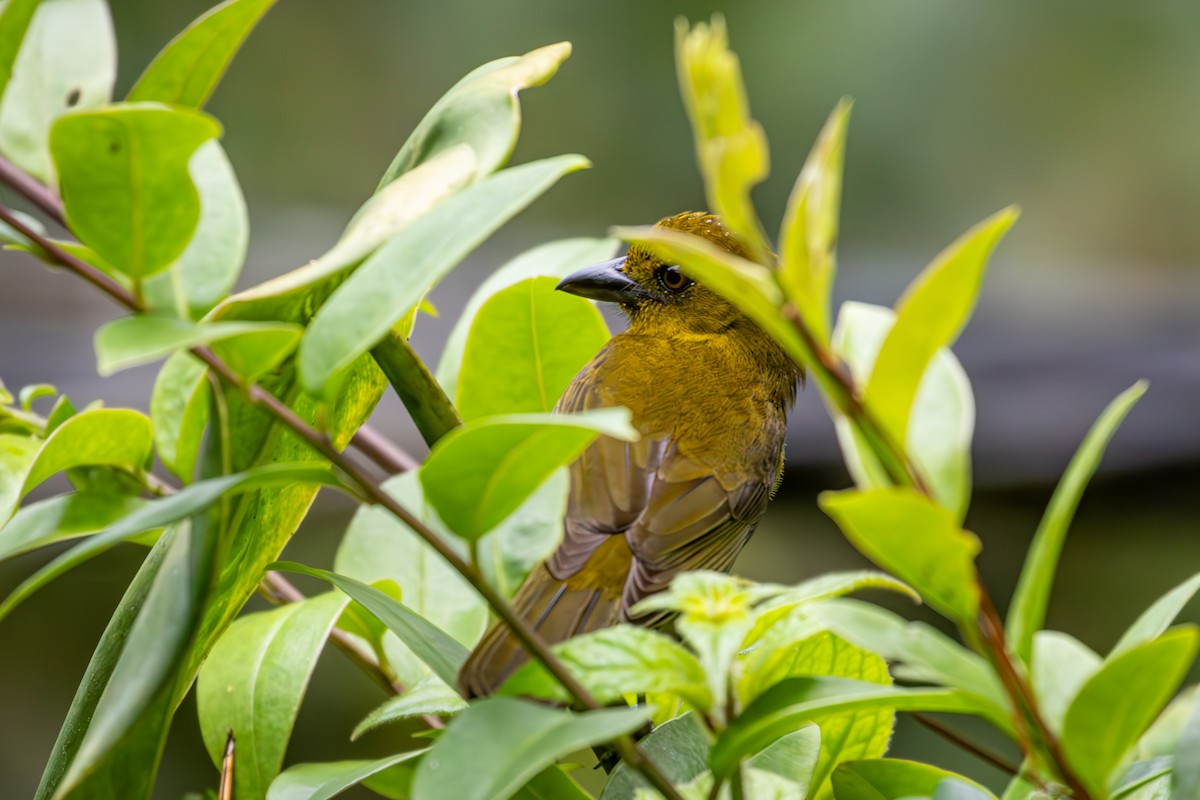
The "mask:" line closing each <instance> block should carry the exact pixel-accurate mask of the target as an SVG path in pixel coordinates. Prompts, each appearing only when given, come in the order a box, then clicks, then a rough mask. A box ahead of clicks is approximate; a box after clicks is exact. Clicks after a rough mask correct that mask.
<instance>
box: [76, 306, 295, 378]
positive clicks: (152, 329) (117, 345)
mask: <svg viewBox="0 0 1200 800" xmlns="http://www.w3.org/2000/svg"><path fill="white" fill-rule="evenodd" d="M300 331H301V329H300V326H299V325H293V324H291V323H287V322H188V321H186V320H182V319H173V318H171V317H160V316H156V315H153V314H137V315H134V316H130V317H121V318H119V319H115V320H113V321H112V322H109V323H107V324H105V325H103V326H102V327H101V328H100V329H99V330H97V331H96V342H95V343H96V362H97V363H96V369H97V371H98V372H99V373H100V374H101V375H104V376H108V375H112V374H113V373H115V372H120V371H121V370H123V369H128V368H129V367H134V366H137V365H138V364H147V363H150V362H151V361H157V360H158V359H160V358H163V357H165V356H168V355H171V354H172V353H174V352H176V351H178V350H186V349H191V348H193V347H200V346H203V345H208V344H212V343H213V342H216V341H221V340H224V339H231V338H233V337H247V338H250V337H256V338H257V337H270V345H271V349H272V350H276V349H280V347H279V345H278V344H276V342H277V341H279V340H284V343H285V344H286V343H290V344H291V346H293V347H294V346H295V343H296V341H297V340H299V338H300ZM230 366H235V365H233V364H231V365H230ZM238 367H240V368H241V369H240V370H239V369H237V368H238ZM245 369H246V365H245V364H238V365H236V366H235V371H238V372H239V373H241V371H243V370H245Z"/></svg>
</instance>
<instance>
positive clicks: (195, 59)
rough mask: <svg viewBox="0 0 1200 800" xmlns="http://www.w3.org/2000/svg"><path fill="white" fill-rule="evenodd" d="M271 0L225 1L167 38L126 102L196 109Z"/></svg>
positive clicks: (211, 90) (215, 84)
mask: <svg viewBox="0 0 1200 800" xmlns="http://www.w3.org/2000/svg"><path fill="white" fill-rule="evenodd" d="M274 4H275V0H226V2H224V3H222V4H220V5H219V6H214V7H213V8H211V9H209V10H208V11H206V12H205V13H204V14H202V15H201V16H200V17H198V18H197V19H196V20H195V21H194V22H192V24H191V25H188V27H187V28H186V29H185V30H184V31H183V32H182V33H180V34H179V35H178V36H176V37H175V38H174V39H172V40H171V43H170V44H168V45H167V46H166V47H164V48H163V50H162V52H161V53H159V54H158V55H157V56H155V57H154V60H153V61H152V62H150V66H148V67H146V71H145V72H143V73H142V76H141V77H140V78H138V80H137V83H135V84H134V86H133V88H132V89H130V91H129V98H128V99H129V101H130V102H140V101H154V102H159V103H171V104H172V105H178V106H187V107H190V108H200V107H201V106H203V105H204V104H205V103H206V102H207V101H208V98H209V97H210V96H211V95H212V93H213V90H214V89H216V88H217V84H218V83H219V82H220V81H221V77H222V76H223V75H224V74H225V70H226V69H228V67H229V62H230V61H232V60H233V57H234V55H236V54H237V51H238V49H239V48H240V47H241V46H242V42H243V41H245V39H246V37H247V36H249V35H250V31H252V30H253V29H254V26H255V25H256V24H257V23H258V21H259V19H261V18H262V15H263V14H265V13H266V12H267V9H269V8H270V7H271V6H273V5H274Z"/></svg>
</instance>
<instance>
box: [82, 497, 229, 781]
mask: <svg viewBox="0 0 1200 800" xmlns="http://www.w3.org/2000/svg"><path fill="white" fill-rule="evenodd" d="M215 528H216V525H215V524H213V522H212V521H211V520H209V519H206V518H204V517H203V516H194V517H192V518H191V519H188V520H181V521H179V522H177V523H175V524H173V525H172V526H171V528H170V529H169V530H168V531H167V532H166V533H165V534H164V536H163V541H165V542H167V545H166V546H167V553H166V554H165V555H164V556H163V560H162V566H161V568H160V569H159V571H158V574H157V575H155V578H154V583H153V585H152V586H151V587H150V590H149V592H148V594H147V595H146V600H145V604H144V605H143V607H142V610H141V611H140V612H139V613H138V616H137V619H136V620H135V621H134V622H133V624H132V626H131V627H130V629H129V636H128V639H127V640H126V641H125V643H124V648H123V649H122V651H121V656H120V658H119V659H118V660H117V662H116V664H115V665H114V667H113V670H112V674H111V675H110V676H109V679H108V682H107V684H106V685H105V687H104V694H102V695H101V697H100V699H99V702H98V703H97V704H96V709H95V712H94V713H93V715H92V718H91V720H89V722H88V726H87V732H86V733H85V734H84V736H83V740H82V741H81V742H80V744H79V750H78V752H77V753H76V754H75V757H74V759H72V761H71V765H70V768H69V769H68V770H67V773H66V776H65V777H64V778H63V780H62V785H61V786H60V787H59V790H58V795H61V796H64V797H65V796H73V795H74V796H78V795H80V794H84V795H85V796H86V795H87V794H91V790H89V789H88V788H87V787H89V785H90V782H91V781H93V780H95V778H94V777H93V776H94V775H95V774H97V773H103V771H104V770H105V768H106V767H105V765H106V762H108V763H112V759H113V752H114V750H116V749H117V748H118V747H119V746H120V745H121V743H122V742H123V741H128V738H129V737H130V736H131V735H132V734H135V733H136V731H137V729H138V727H139V726H140V725H141V724H144V722H145V721H146V720H147V719H149V720H152V721H154V720H156V719H157V717H158V714H159V713H160V712H159V709H160V708H161V706H160V703H161V701H162V698H163V697H164V696H169V694H170V693H171V692H172V691H173V689H174V684H175V681H176V680H177V678H178V676H177V673H178V670H179V669H180V667H181V665H182V664H181V662H182V661H183V658H184V656H185V653H186V649H187V647H188V645H189V643H190V641H191V639H192V636H193V635H194V633H195V629H196V626H197V624H198V623H199V619H200V612H201V608H202V605H203V602H204V597H205V595H206V593H207V590H208V588H209V586H210V584H211V580H212V571H213V569H214V556H215V554H216V536H217V533H218V532H217V531H216V530H215ZM138 749H139V750H142V753H143V755H142V759H141V761H140V763H138V764H137V766H136V768H135V770H134V771H133V772H134V775H136V778H135V780H137V781H138V782H141V781H152V780H153V777H152V776H153V774H154V772H155V762H156V761H157V756H158V753H157V752H154V751H149V752H147V751H146V750H145V749H143V746H141V745H139V747H138ZM135 763H136V762H135ZM131 778H133V776H129V777H128V778H127V780H128V781H129V783H133V782H134V779H131ZM135 794H136V793H135ZM93 796H94V795H93Z"/></svg>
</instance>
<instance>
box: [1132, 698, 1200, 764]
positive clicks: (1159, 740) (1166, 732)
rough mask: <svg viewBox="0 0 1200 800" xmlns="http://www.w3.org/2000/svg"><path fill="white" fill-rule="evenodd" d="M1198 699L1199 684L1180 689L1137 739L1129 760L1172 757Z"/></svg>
mask: <svg viewBox="0 0 1200 800" xmlns="http://www.w3.org/2000/svg"><path fill="white" fill-rule="evenodd" d="M1197 698H1200V684H1193V685H1191V686H1189V687H1187V688H1186V689H1182V690H1181V691H1180V692H1179V693H1178V694H1176V695H1175V698H1174V699H1173V700H1171V702H1170V703H1168V704H1167V707H1166V708H1165V709H1164V710H1163V712H1162V713H1161V714H1159V715H1158V718H1157V719H1156V720H1154V723H1153V724H1152V725H1151V726H1150V727H1149V728H1147V729H1146V732H1145V733H1144V734H1142V737H1141V738H1140V739H1138V743H1137V747H1135V748H1134V750H1133V753H1132V755H1131V758H1133V759H1135V760H1147V759H1152V758H1157V757H1160V756H1173V755H1174V754H1175V751H1176V750H1177V749H1179V743H1180V740H1181V739H1182V737H1183V735H1184V729H1185V728H1186V727H1187V724H1188V720H1189V718H1190V717H1191V714H1192V712H1193V711H1194V710H1195V707H1196V700H1197Z"/></svg>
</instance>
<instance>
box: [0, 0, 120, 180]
mask: <svg viewBox="0 0 1200 800" xmlns="http://www.w3.org/2000/svg"><path fill="white" fill-rule="evenodd" d="M27 12H28V3H27V2H25V1H24V0H19V2H9V3H6V4H5V12H4V16H5V18H6V19H8V20H9V21H10V22H13V23H17V24H15V25H13V27H12V28H11V29H9V31H8V34H9V35H10V36H11V35H14V34H15V33H16V32H17V31H16V29H17V28H18V27H19V19H18V18H19V17H21V16H23V14H24V13H27ZM9 46H10V47H12V48H13V50H15V56H16V60H15V61H14V62H12V75H11V77H10V78H9V80H8V82H7V85H6V86H5V87H4V97H3V99H2V101H0V153H3V154H4V155H5V156H6V157H7V158H8V159H9V160H10V161H12V162H13V163H14V164H16V165H17V166H18V167H20V168H21V169H23V170H24V171H25V172H28V173H29V174H30V175H32V176H33V177H34V178H36V179H38V180H39V181H41V182H42V183H45V184H48V185H51V186H53V185H54V184H55V183H56V181H55V173H54V164H53V161H52V160H51V157H50V148H49V145H48V140H49V136H50V129H51V126H52V125H53V124H54V121H55V120H56V119H58V118H59V117H61V116H62V115H64V114H68V113H70V112H73V111H83V110H86V109H93V108H98V107H100V106H103V105H105V104H107V103H108V102H109V100H110V99H111V98H112V87H113V81H115V80H116V76H117V42H116V37H115V36H114V35H113V25H112V16H111V14H110V13H109V10H108V3H106V2H105V0H54V2H51V3H46V2H43V3H38V4H37V9H36V10H35V11H34V13H33V19H32V21H31V22H30V24H29V27H28V29H27V30H26V31H25V35H24V37H23V38H22V39H21V41H20V43H19V49H17V47H18V45H17V43H16V42H14V41H12V40H9Z"/></svg>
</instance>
